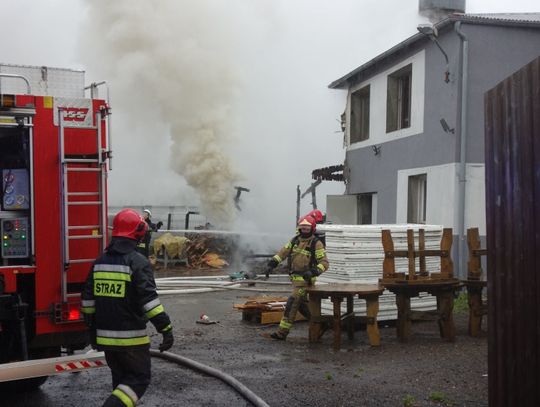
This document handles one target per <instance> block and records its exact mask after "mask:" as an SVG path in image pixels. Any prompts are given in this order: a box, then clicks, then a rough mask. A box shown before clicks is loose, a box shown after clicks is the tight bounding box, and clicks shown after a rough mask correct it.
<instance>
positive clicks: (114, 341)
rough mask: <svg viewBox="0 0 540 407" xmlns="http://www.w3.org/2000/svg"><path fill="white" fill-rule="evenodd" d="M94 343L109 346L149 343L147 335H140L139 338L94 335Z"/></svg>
mask: <svg viewBox="0 0 540 407" xmlns="http://www.w3.org/2000/svg"><path fill="white" fill-rule="evenodd" d="M96 343H97V344H98V345H110V346H137V345H146V344H149V343H150V338H149V337H148V336H141V337H140V338H104V337H102V336H96Z"/></svg>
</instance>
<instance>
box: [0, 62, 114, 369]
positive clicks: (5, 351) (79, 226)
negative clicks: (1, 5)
mask: <svg viewBox="0 0 540 407" xmlns="http://www.w3.org/2000/svg"><path fill="white" fill-rule="evenodd" d="M40 69H42V70H43V69H44V68H40ZM0 80H2V82H0V85H2V84H4V83H5V82H6V81H10V82H11V81H24V82H26V84H27V85H28V86H27V87H28V91H27V93H28V94H6V93H4V91H3V89H2V87H1V86H0V174H1V176H2V182H1V190H0V194H1V195H0V201H1V202H0V203H1V206H0V229H1V250H0V363H9V362H14V361H22V360H28V359H35V358H42V357H53V356H59V355H60V351H61V349H62V348H64V349H66V350H67V351H68V353H69V352H71V351H73V350H77V349H82V348H84V347H85V346H86V345H87V343H88V341H87V331H86V327H85V324H84V322H83V320H82V314H81V312H80V306H81V297H80V293H81V289H82V286H83V284H84V281H85V279H86V276H87V274H88V271H89V269H90V267H91V264H92V261H93V260H94V259H95V258H96V257H97V256H98V255H99V254H100V253H101V252H102V251H103V249H104V247H105V246H106V243H107V188H106V181H107V171H108V164H109V163H108V161H109V158H110V150H109V142H108V134H107V133H108V126H107V116H108V115H109V106H108V105H107V102H106V101H105V100H100V99H92V98H84V88H83V89H82V96H83V97H58V96H54V95H53V96H49V95H33V94H31V89H30V87H31V86H30V82H31V81H28V79H26V78H25V77H23V76H17V75H14V74H2V73H1V71H0ZM4 88H6V86H4Z"/></svg>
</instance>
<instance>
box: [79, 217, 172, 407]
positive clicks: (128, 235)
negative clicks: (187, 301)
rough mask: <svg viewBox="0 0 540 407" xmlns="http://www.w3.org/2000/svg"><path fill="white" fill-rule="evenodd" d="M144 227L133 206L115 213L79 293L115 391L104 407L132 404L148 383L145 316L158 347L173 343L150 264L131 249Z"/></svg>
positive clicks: (163, 348)
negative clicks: (157, 337)
mask: <svg viewBox="0 0 540 407" xmlns="http://www.w3.org/2000/svg"><path fill="white" fill-rule="evenodd" d="M147 228H148V225H147V223H146V222H145V220H144V219H143V218H142V216H141V215H140V214H139V213H137V212H136V211H135V210H133V209H123V210H121V211H120V212H118V214H117V215H116V216H115V217H114V220H113V231H112V239H111V242H110V244H109V245H108V246H107V248H106V250H105V252H104V253H103V254H102V255H101V256H100V257H98V258H97V259H96V260H95V262H94V265H93V266H92V269H91V271H90V273H89V275H88V278H87V280H86V284H85V287H84V290H83V293H82V312H83V314H84V317H85V321H86V323H87V325H88V326H89V328H90V334H91V337H92V338H93V339H92V342H93V346H94V347H97V349H98V350H103V351H105V358H106V360H107V364H108V365H109V368H110V369H111V373H112V382H113V392H112V394H111V395H110V396H109V398H108V399H107V400H106V401H105V404H103V406H104V407H114V406H119V407H125V406H134V405H135V404H136V403H137V400H139V399H140V398H141V397H142V395H143V394H144V392H145V391H146V389H147V387H148V385H149V384H150V338H149V337H148V335H147V334H146V324H147V321H148V320H149V321H150V322H152V324H153V325H154V326H155V328H156V330H157V331H158V332H159V333H161V334H162V335H163V341H162V343H161V344H160V345H159V350H160V351H162V352H163V351H165V350H167V349H170V348H171V346H172V344H173V342H174V337H173V334H172V327H171V321H170V319H169V316H168V315H167V314H166V313H165V310H164V309H163V305H161V302H160V300H159V298H158V295H157V292H156V284H155V281H154V276H153V271H152V268H151V266H150V263H149V261H148V259H146V258H145V257H144V256H142V255H141V254H140V253H137V251H136V250H135V248H136V246H137V242H138V241H140V239H142V238H143V237H144V234H145V232H146V230H147Z"/></svg>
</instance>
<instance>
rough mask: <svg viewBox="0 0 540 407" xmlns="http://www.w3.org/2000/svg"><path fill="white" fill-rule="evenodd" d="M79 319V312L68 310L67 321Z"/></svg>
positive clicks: (74, 309)
mask: <svg viewBox="0 0 540 407" xmlns="http://www.w3.org/2000/svg"><path fill="white" fill-rule="evenodd" d="M80 319H81V311H80V310H78V309H76V308H73V309H70V310H69V313H68V320H69V321H79V320H80Z"/></svg>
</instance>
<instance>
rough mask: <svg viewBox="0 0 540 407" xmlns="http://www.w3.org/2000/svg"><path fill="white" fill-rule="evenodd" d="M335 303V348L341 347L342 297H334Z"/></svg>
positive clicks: (333, 301)
mask: <svg viewBox="0 0 540 407" xmlns="http://www.w3.org/2000/svg"><path fill="white" fill-rule="evenodd" d="M332 303H333V304H334V350H336V351H337V350H339V349H340V348H341V298H335V297H334V298H332Z"/></svg>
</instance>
